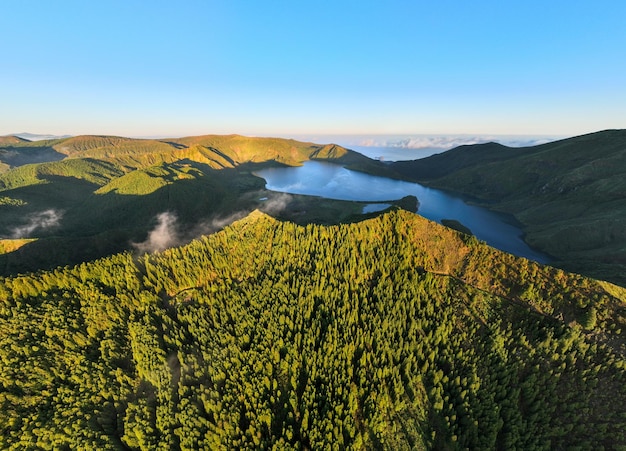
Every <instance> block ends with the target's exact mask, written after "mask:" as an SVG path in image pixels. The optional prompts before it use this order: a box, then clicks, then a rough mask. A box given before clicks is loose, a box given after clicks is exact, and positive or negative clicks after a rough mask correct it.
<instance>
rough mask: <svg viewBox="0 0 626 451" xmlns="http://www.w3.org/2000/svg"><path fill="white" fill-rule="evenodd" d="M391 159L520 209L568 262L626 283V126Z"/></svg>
mask: <svg viewBox="0 0 626 451" xmlns="http://www.w3.org/2000/svg"><path fill="white" fill-rule="evenodd" d="M391 167H392V168H393V169H394V170H396V171H398V172H399V173H401V174H402V175H403V176H405V177H410V178H413V179H415V180H419V181H422V182H425V183H427V184H429V185H432V186H436V187H439V188H445V189H448V190H452V191H455V192H458V193H463V194H466V195H469V196H472V197H473V198H474V199H475V200H478V201H480V202H483V203H484V204H485V205H487V206H489V207H490V208H494V209H497V210H501V211H505V212H507V213H511V214H513V215H515V217H516V218H517V219H518V220H519V221H520V222H521V223H522V224H523V225H524V231H525V233H526V236H525V239H526V241H527V242H528V243H529V244H530V245H531V246H533V247H536V248H538V249H540V250H542V251H544V252H546V253H548V254H550V255H553V256H554V257H556V258H557V259H558V260H560V262H558V263H559V264H560V265H562V266H563V267H565V268H568V269H570V270H574V271H577V272H582V273H584V274H587V275H591V276H593V277H596V278H600V279H603V280H609V281H612V282H616V283H620V284H621V285H622V286H626V276H625V274H626V227H624V224H625V223H626V130H606V131H602V132H597V133H591V134H588V135H583V136H577V137H574V138H569V139H564V140H560V141H555V142H551V143H547V144H542V145H539V146H533V147H525V148H510V147H506V146H502V145H499V144H495V143H488V144H479V145H474V146H461V147H459V148H457V149H453V150H450V151H447V152H444V153H443V154H439V155H434V156H432V157H429V158H425V159H423V160H415V161H410V162H397V163H394V164H392V165H391Z"/></svg>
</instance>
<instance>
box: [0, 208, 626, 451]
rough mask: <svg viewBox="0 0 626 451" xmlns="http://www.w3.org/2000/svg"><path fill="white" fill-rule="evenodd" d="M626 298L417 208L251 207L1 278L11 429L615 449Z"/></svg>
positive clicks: (176, 441) (172, 441)
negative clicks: (289, 212) (195, 228)
mask: <svg viewBox="0 0 626 451" xmlns="http://www.w3.org/2000/svg"><path fill="white" fill-rule="evenodd" d="M625 301H626V292H625V291H624V290H623V289H620V288H618V287H615V286H611V285H609V284H606V283H599V282H596V281H594V280H591V279H586V278H584V277H581V276H576V275H572V274H568V273H565V272H563V271H561V270H558V269H554V268H550V267H544V266H541V265H538V264H535V263H532V262H529V261H528V260H524V259H519V258H515V257H513V256H511V255H509V254H505V253H502V252H499V251H496V250H494V249H492V248H489V247H487V246H485V245H484V244H481V243H479V242H477V241H476V240H475V239H473V238H471V237H468V236H467V235H462V234H459V233H458V232H455V231H453V230H451V229H448V228H445V227H442V226H439V225H437V224H435V223H433V222H430V221H427V220H425V219H423V218H421V217H419V216H416V215H413V214H408V213H403V212H401V211H394V212H391V213H387V214H384V215H382V216H379V217H376V218H373V219H370V220H367V221H364V222H359V223H352V224H343V225H337V226H317V225H308V226H296V225H294V224H293V223H287V222H279V221H277V220H274V219H272V218H270V217H268V216H266V215H263V214H261V213H258V212H255V213H253V214H251V215H250V216H248V217H247V218H245V219H244V220H241V221H238V222H236V223H234V224H233V225H232V226H230V227H227V228H226V229H224V230H223V231H221V232H219V233H216V234H214V235H210V236H207V237H204V238H202V239H200V240H197V241H194V242H192V243H191V244H189V245H187V246H184V247H181V248H172V249H170V250H167V251H164V252H162V253H157V254H153V255H146V256H145V257H143V258H141V259H138V260H137V259H135V258H133V257H132V256H131V255H130V254H120V255H115V256H111V257H108V258H106V259H103V260H99V261H96V262H93V263H87V264H82V265H80V266H77V267H73V268H66V269H58V270H55V271H51V272H40V273H37V274H32V275H26V276H20V277H13V278H6V279H0V340H1V346H0V358H1V360H2V362H3V364H2V365H0V447H1V448H3V449H28V448H41V449H62V448H68V449H147V450H148V449H149V450H153V449H167V450H176V449H334V448H342V449H343V448H345V449H393V450H397V449H451V450H454V449H589V450H597V449H617V448H620V447H624V446H626V434H625V431H626V428H625V425H626V373H625V371H624V367H625V361H624V355H625V354H624V353H625V351H626V347H625V342H624V337H623V333H624V332H625V331H626V329H625V328H626V304H625Z"/></svg>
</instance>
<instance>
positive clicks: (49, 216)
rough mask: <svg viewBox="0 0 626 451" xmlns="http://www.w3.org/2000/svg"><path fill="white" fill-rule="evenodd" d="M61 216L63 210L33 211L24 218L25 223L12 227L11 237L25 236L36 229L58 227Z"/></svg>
mask: <svg viewBox="0 0 626 451" xmlns="http://www.w3.org/2000/svg"><path fill="white" fill-rule="evenodd" d="M62 217H63V212H61V211H58V210H54V209H49V210H44V211H40V212H38V213H33V214H31V215H29V216H28V217H27V218H26V224H24V225H21V226H19V227H15V228H13V230H12V233H11V237H12V238H27V237H29V236H31V234H32V233H33V232H35V231H36V230H47V229H51V228H54V227H58V226H59V224H60V223H61V218H62Z"/></svg>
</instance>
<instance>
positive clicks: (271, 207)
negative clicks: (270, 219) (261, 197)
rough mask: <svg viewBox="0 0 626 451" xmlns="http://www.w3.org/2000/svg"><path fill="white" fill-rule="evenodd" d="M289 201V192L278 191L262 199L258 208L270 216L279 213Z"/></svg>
mask: <svg viewBox="0 0 626 451" xmlns="http://www.w3.org/2000/svg"><path fill="white" fill-rule="evenodd" d="M289 202H291V196H290V195H289V194H285V193H279V194H276V195H273V196H272V197H270V198H269V199H268V200H266V201H264V202H263V205H262V206H261V208H260V210H262V211H263V212H265V213H267V214H268V215H271V216H275V215H279V214H280V213H282V212H283V211H284V210H285V209H286V208H287V206H288V205H289Z"/></svg>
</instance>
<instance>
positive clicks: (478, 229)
mask: <svg viewBox="0 0 626 451" xmlns="http://www.w3.org/2000/svg"><path fill="white" fill-rule="evenodd" d="M255 175H257V176H259V177H262V178H264V179H265V181H266V188H267V189H269V190H272V191H279V192H285V193H292V194H307V195H312V196H320V197H325V198H329V199H339V200H356V201H365V202H367V201H389V200H396V199H400V198H402V197H404V196H408V195H413V196H415V197H417V199H418V201H419V210H418V214H420V215H421V216H424V217H425V218H428V219H431V220H433V221H436V222H439V223H440V222H441V220H442V219H456V220H457V221H459V222H461V223H462V224H463V225H465V226H466V227H468V228H469V229H470V230H471V231H472V232H473V233H474V235H475V236H476V237H477V238H478V239H480V240H483V241H485V242H487V243H488V244H489V245H490V246H493V247H495V248H498V249H501V250H503V251H506V252H510V253H512V254H515V255H518V256H520V257H525V258H529V259H531V260H535V261H537V262H540V263H547V262H548V261H549V260H550V259H549V257H548V256H547V255H545V254H542V253H540V252H537V251H535V250H533V249H531V248H530V247H529V246H528V245H527V244H526V243H525V242H524V241H523V240H522V230H521V229H520V228H519V227H517V226H516V225H515V224H513V221H512V218H510V217H508V216H505V215H502V214H499V213H495V212H492V211H490V210H488V209H486V208H483V207H479V206H476V205H469V204H467V203H466V202H465V201H464V200H463V199H462V198H460V197H457V196H454V195H451V194H449V193H446V192H443V191H441V190H437V189H433V188H427V187H425V186H423V185H420V184H418V183H411V182H404V181H400V180H393V179H389V178H386V177H378V176H373V175H369V174H364V173H361V172H355V171H350V170H349V169H346V168H344V167H342V166H339V165H335V164H331V163H323V162H319V161H308V162H306V163H304V165H303V166H300V167H288V168H268V169H262V170H259V171H256V172H255ZM370 208H376V207H370ZM370 211H375V210H370Z"/></svg>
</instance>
